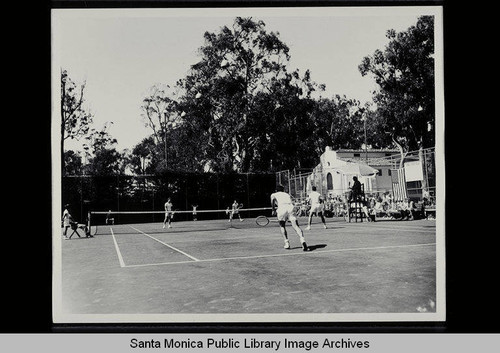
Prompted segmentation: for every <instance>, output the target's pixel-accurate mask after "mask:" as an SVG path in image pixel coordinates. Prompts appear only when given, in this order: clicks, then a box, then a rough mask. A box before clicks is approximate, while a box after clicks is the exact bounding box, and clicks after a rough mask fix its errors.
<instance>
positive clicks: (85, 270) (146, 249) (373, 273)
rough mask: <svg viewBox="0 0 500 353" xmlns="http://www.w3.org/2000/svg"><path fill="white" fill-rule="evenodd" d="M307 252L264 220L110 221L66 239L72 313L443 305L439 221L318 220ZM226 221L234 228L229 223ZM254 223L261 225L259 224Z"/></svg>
mask: <svg viewBox="0 0 500 353" xmlns="http://www.w3.org/2000/svg"><path fill="white" fill-rule="evenodd" d="M305 223H306V221H305V219H301V220H300V224H301V226H302V229H303V230H304V235H305V237H306V240H307V243H308V245H309V246H310V247H311V251H309V252H303V251H302V248H301V247H300V243H299V240H298V237H297V235H296V234H295V232H294V231H293V229H292V228H291V227H290V226H288V227H287V229H288V234H289V238H290V243H291V247H292V248H291V249H290V250H286V249H284V248H283V240H282V237H281V234H280V232H279V228H278V225H277V223H275V222H271V223H270V224H269V225H267V226H266V227H257V226H254V219H248V220H247V219H245V221H244V222H238V221H235V222H234V226H233V227H229V226H228V225H227V224H224V223H222V222H221V221H197V222H194V221H185V222H174V223H173V228H171V229H162V223H161V222H158V223H149V224H131V225H115V226H102V227H100V228H99V233H98V234H96V235H95V237H93V238H85V237H82V238H78V237H75V236H74V237H73V238H72V239H71V240H63V239H61V251H62V253H61V255H62V263H61V296H62V297H61V306H62V309H63V311H64V312H65V313H71V314H169V313H170V314H174V313H175V314H177V313H178V314H196V313H211V314H226V313H247V314H253V313H419V312H422V311H426V312H435V311H436V307H435V303H436V223H435V221H434V220H417V221H390V220H381V221H378V222H375V223H367V222H363V223H359V222H358V223H348V222H345V221H344V220H343V219H341V218H328V219H327V224H328V229H323V227H322V225H321V224H320V221H319V218H315V219H314V221H313V225H312V228H311V230H309V231H308V230H305ZM223 224H224V225H223ZM250 225H252V226H250Z"/></svg>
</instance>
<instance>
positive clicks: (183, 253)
mask: <svg viewBox="0 0 500 353" xmlns="http://www.w3.org/2000/svg"><path fill="white" fill-rule="evenodd" d="M129 227H130V228H132V229H133V230H135V231H136V232H139V233H141V234H144V235H145V236H147V237H149V238H151V239H153V240H156V241H157V242H158V243H160V244H163V245H165V246H167V247H169V248H170V249H172V250H175V251H177V252H179V253H181V254H182V255H185V256H187V257H189V258H190V259H192V260H194V261H200V260H198V259H197V258H196V257H194V256H191V255H189V254H187V253H185V252H184V251H182V250H179V249H177V248H175V247H173V246H172V245H169V244H167V243H164V242H162V241H161V240H159V239H156V238H155V237H152V236H151V235H149V234H146V233H144V232H143V231H142V230H139V229H137V228H134V227H132V226H129Z"/></svg>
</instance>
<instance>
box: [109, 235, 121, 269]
mask: <svg viewBox="0 0 500 353" xmlns="http://www.w3.org/2000/svg"><path fill="white" fill-rule="evenodd" d="M109 230H111V235H112V237H113V243H115V249H116V253H117V254H118V261H120V267H125V261H123V257H122V253H121V252H120V248H119V247H118V243H117V242H116V238H115V233H114V232H113V228H109Z"/></svg>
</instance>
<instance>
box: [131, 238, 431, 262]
mask: <svg viewBox="0 0 500 353" xmlns="http://www.w3.org/2000/svg"><path fill="white" fill-rule="evenodd" d="M430 245H436V243H424V244H409V245H388V246H377V247H371V248H346V249H333V250H317V251H314V252H312V253H311V252H294V253H288V254H272V255H253V256H236V257H223V258H215V259H206V260H198V262H218V261H228V260H249V259H261V258H267V257H280V256H298V255H309V256H310V255H311V254H324V253H332V252H346V251H359V250H384V249H396V248H412V247H423V246H430ZM186 263H192V261H176V262H159V263H152V264H139V265H128V266H127V267H147V266H160V265H175V264H186Z"/></svg>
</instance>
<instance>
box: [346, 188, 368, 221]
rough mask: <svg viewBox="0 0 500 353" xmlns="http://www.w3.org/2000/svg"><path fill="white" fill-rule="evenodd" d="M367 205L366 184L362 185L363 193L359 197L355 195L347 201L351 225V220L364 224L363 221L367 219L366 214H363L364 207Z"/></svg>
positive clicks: (348, 218)
mask: <svg viewBox="0 0 500 353" xmlns="http://www.w3.org/2000/svg"><path fill="white" fill-rule="evenodd" d="M365 204H366V197H365V184H361V193H360V194H358V195H354V196H353V197H352V198H351V197H349V199H348V201H347V216H346V218H347V221H348V222H349V223H351V220H354V221H355V222H358V219H359V220H360V222H363V219H364V218H366V215H365V213H364V212H363V206H364V205H365Z"/></svg>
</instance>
